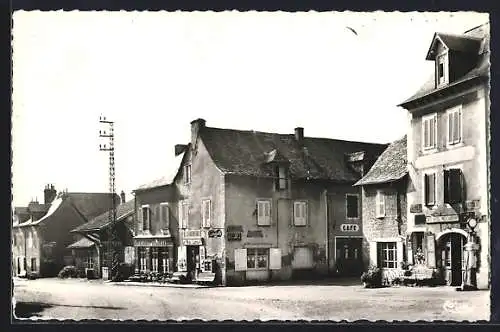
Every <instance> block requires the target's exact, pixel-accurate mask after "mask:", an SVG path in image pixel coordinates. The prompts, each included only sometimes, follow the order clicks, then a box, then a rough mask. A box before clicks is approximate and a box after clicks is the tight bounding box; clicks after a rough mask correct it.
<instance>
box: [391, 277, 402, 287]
mask: <svg viewBox="0 0 500 332" xmlns="http://www.w3.org/2000/svg"><path fill="white" fill-rule="evenodd" d="M402 283H403V281H402V280H401V278H400V277H396V278H394V279H392V282H391V284H392V285H393V286H399V285H401V284H402Z"/></svg>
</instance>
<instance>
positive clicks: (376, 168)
mask: <svg viewBox="0 0 500 332" xmlns="http://www.w3.org/2000/svg"><path fill="white" fill-rule="evenodd" d="M406 141H407V139H406V136H404V137H403V138H401V139H399V140H397V141H395V142H393V143H391V144H390V145H389V146H388V147H387V149H386V150H385V151H384V152H383V153H382V154H381V155H380V157H378V159H377V161H376V162H375V163H374V164H373V166H372V168H370V170H369V171H368V173H366V175H365V176H364V177H363V178H362V179H361V180H359V181H358V182H356V184H354V185H355V186H362V185H368V184H377V183H388V182H394V181H397V180H399V179H401V178H402V177H404V176H405V175H406V174H407V173H408V170H407V159H408V158H407V155H406V144H407V143H406Z"/></svg>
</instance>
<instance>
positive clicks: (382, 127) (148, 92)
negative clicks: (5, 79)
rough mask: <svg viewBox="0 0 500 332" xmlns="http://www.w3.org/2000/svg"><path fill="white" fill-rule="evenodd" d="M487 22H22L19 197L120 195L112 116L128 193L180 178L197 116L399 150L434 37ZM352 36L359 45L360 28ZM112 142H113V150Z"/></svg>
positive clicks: (129, 16)
mask: <svg viewBox="0 0 500 332" xmlns="http://www.w3.org/2000/svg"><path fill="white" fill-rule="evenodd" d="M487 21H488V16H487V14H478V13H470V12H469V13H433V14H422V13H383V12H374V13H366V14H363V13H314V12H310V13H282V12H281V13H280V12H278V13H257V12H247V13H240V12H235V11H233V12H222V13H214V12H205V13H203V12H195V13H189V12H175V13H167V12H152V13H148V12H135V13H134V12H128V13H127V12H113V13H109V12H76V11H73V12H62V11H57V12H40V11H35V12H23V11H19V12H15V13H14V25H13V61H14V65H13V66H14V68H13V195H14V197H13V199H14V204H15V205H26V204H27V203H28V202H29V201H30V200H31V198H35V197H38V200H39V201H40V202H42V201H43V188H44V186H45V184H47V183H53V184H54V185H55V186H56V189H57V190H61V189H64V188H67V189H68V190H69V191H73V192H76V191H78V192H83V191H89V192H100V191H107V190H108V156H107V154H106V153H104V152H99V149H98V145H99V143H100V141H99V138H98V131H99V129H100V127H99V123H98V120H99V115H100V114H101V113H102V114H104V115H106V116H107V117H108V118H110V119H112V120H114V121H116V126H115V127H116V130H115V131H116V177H117V181H116V183H117V190H118V191H121V190H124V191H125V192H126V193H127V195H128V197H129V198H131V197H132V196H131V194H130V192H131V191H132V190H133V189H135V188H136V187H138V186H139V185H141V184H143V183H147V182H150V181H152V180H154V179H156V178H159V177H162V176H164V175H166V174H170V173H172V171H173V169H174V168H175V167H177V165H175V164H173V163H172V159H173V158H174V145H175V144H177V143H187V142H188V141H189V138H190V124H189V122H190V121H191V120H194V119H196V118H198V117H202V118H204V119H205V120H206V121H207V126H211V127H220V128H235V129H246V130H251V129H254V130H257V131H271V132H279V133H293V129H294V128H295V127H297V126H302V127H304V128H305V129H304V132H305V136H315V137H330V138H338V139H347V140H357V141H369V142H382V143H387V142H391V141H393V140H395V139H398V138H400V137H401V136H403V135H404V134H405V133H406V111H405V110H403V109H401V108H398V107H397V106H396V105H397V104H399V103H400V102H402V101H403V100H404V99H406V98H408V97H409V96H411V95H412V94H413V93H414V92H415V91H416V90H417V89H418V88H419V86H420V85H421V84H422V83H424V81H425V80H426V79H427V77H428V76H429V75H430V73H431V71H432V70H433V66H432V63H429V62H428V61H425V55H426V53H427V49H428V47H429V45H430V42H431V39H432V36H433V33H434V32H436V31H441V32H450V33H463V32H464V31H465V30H468V29H470V28H473V27H475V26H477V25H480V24H483V23H486V22H487ZM347 27H351V28H352V29H354V31H355V32H356V33H357V35H356V34H355V33H354V32H352V31H351V30H349V29H348V28H347ZM103 143H104V142H103Z"/></svg>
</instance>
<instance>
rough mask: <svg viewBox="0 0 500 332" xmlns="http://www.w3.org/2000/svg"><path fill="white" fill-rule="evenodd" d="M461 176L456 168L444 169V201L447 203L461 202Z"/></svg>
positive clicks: (460, 172)
mask: <svg viewBox="0 0 500 332" xmlns="http://www.w3.org/2000/svg"><path fill="white" fill-rule="evenodd" d="M462 190H463V176H462V171H461V170H460V169H458V168H453V169H448V170H445V171H444V202H445V203H448V204H454V203H460V202H462Z"/></svg>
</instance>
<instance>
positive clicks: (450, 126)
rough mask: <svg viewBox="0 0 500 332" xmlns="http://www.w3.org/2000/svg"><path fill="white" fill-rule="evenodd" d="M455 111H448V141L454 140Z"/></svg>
mask: <svg viewBox="0 0 500 332" xmlns="http://www.w3.org/2000/svg"><path fill="white" fill-rule="evenodd" d="M454 116H455V113H448V143H452V142H453V129H454V128H453V122H454V121H453V117H454Z"/></svg>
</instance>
